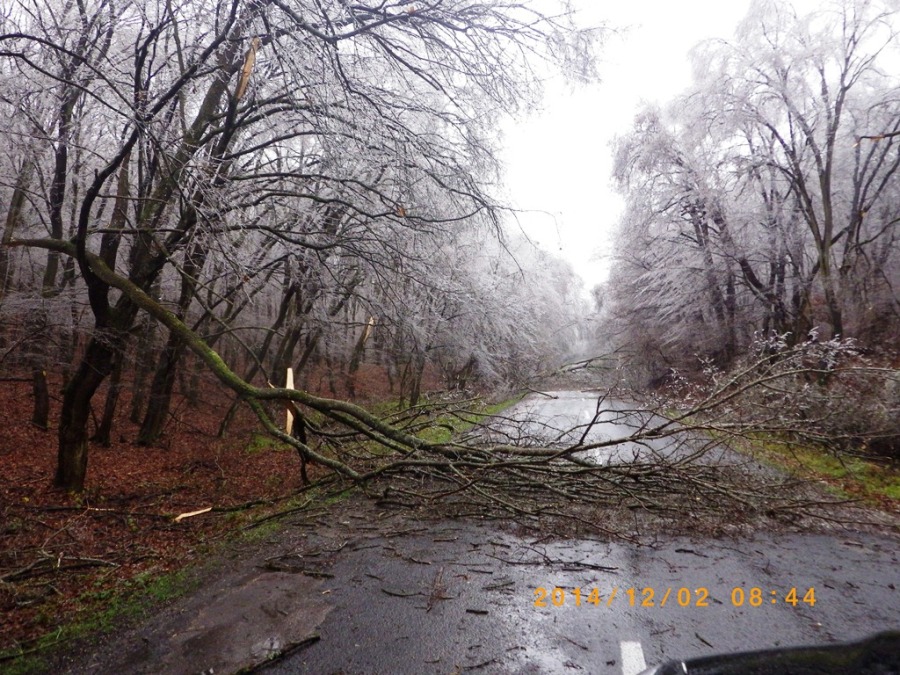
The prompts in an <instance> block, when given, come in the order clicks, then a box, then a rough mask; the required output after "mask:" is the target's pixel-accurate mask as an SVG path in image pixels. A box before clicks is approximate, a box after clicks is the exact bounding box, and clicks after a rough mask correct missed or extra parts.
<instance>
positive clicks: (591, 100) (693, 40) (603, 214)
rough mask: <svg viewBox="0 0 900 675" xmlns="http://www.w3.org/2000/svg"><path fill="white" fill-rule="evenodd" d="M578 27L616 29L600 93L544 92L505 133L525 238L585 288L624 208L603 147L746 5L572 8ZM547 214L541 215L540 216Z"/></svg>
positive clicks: (510, 183) (668, 2)
mask: <svg viewBox="0 0 900 675" xmlns="http://www.w3.org/2000/svg"><path fill="white" fill-rule="evenodd" d="M578 4H579V5H580V6H581V7H582V8H583V9H582V10H581V11H580V14H581V15H583V19H582V20H581V21H580V22H579V23H582V24H587V25H597V24H599V23H604V24H606V25H607V26H608V27H610V28H614V29H622V32H621V33H620V34H618V35H612V36H610V37H609V39H608V40H607V43H606V46H605V47H603V48H602V50H601V61H602V63H601V66H600V77H601V79H602V82H601V83H600V84H598V85H591V86H589V87H584V88H579V89H576V90H575V91H574V92H573V91H571V89H570V88H569V87H568V86H566V85H563V84H562V83H561V82H557V83H554V84H552V85H551V86H548V87H547V97H546V100H545V101H544V105H543V111H542V113H541V114H539V115H535V116H532V117H531V118H529V119H527V120H524V121H521V122H519V123H517V124H511V125H510V126H508V127H506V128H505V129H504V136H505V148H506V149H505V151H504V154H503V159H504V163H505V164H506V168H507V171H506V185H507V188H508V190H509V194H510V197H511V199H512V202H513V204H515V205H516V206H517V207H518V208H519V209H523V210H527V211H529V213H523V214H520V216H519V223H520V225H521V226H522V229H523V230H524V231H525V233H526V234H527V235H528V236H529V237H530V238H531V239H532V241H534V242H536V243H538V245H540V246H541V248H544V249H546V250H548V251H550V252H553V253H555V254H556V255H559V256H560V257H562V258H564V259H566V260H568V261H569V262H570V263H571V264H572V266H573V267H574V269H575V271H576V272H577V273H578V274H579V275H580V276H581V277H582V278H583V279H584V281H585V285H586V287H587V288H591V287H592V286H594V285H595V284H597V283H599V282H601V281H603V280H605V279H606V277H607V274H608V272H609V265H610V260H609V256H610V254H611V253H612V246H611V245H612V237H613V233H614V230H615V227H616V222H617V220H618V217H619V214H620V213H621V210H622V201H621V199H620V198H619V196H618V195H617V194H616V193H615V192H614V191H613V190H612V189H611V187H610V171H611V169H612V158H611V148H610V141H611V140H612V139H613V137H614V136H615V135H616V134H624V133H626V132H627V131H628V130H629V128H630V126H631V122H632V120H633V118H634V115H635V113H636V112H637V110H638V108H639V105H640V102H641V101H649V102H654V101H655V102H659V103H665V102H666V101H667V100H669V99H671V98H672V97H673V96H675V95H676V94H678V93H679V92H681V91H682V90H683V89H685V88H686V87H687V86H688V85H689V84H690V81H691V66H690V62H689V60H688V52H689V51H690V49H691V48H692V47H693V46H694V45H696V44H697V43H698V42H700V41H702V40H705V39H707V38H713V37H722V38H729V39H730V38H731V36H732V34H733V32H734V29H735V28H736V27H737V24H738V22H739V21H740V20H741V19H742V18H743V17H744V15H745V14H746V13H747V9H748V8H749V4H750V0H682V1H681V2H676V1H674V0H625V1H622V2H616V3H613V2H598V1H596V0H594V2H592V1H591V0H578ZM541 212H544V213H541Z"/></svg>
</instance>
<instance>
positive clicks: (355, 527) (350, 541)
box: [67, 394, 900, 675]
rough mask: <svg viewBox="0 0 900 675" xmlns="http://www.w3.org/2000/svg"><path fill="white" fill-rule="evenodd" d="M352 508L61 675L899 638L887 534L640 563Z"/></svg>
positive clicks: (638, 659)
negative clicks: (269, 660) (882, 634)
mask: <svg viewBox="0 0 900 675" xmlns="http://www.w3.org/2000/svg"><path fill="white" fill-rule="evenodd" d="M578 398H579V395H577V394H565V395H562V396H560V398H557V399H547V401H548V402H550V407H549V410H551V411H556V412H558V413H559V415H561V416H563V417H564V416H566V415H571V416H572V418H574V419H576V420H577V419H580V420H582V423H584V413H585V410H588V411H591V407H593V408H596V406H595V402H594V399H592V398H591V397H590V396H584V397H582V398H583V399H584V400H583V402H582V404H581V405H582V408H581V409H579V408H578V407H577V406H576V405H573V403H574V401H573V400H574V399H578ZM566 399H569V400H566ZM532 400H533V399H532ZM560 401H562V402H563V403H559V402H560ZM525 405H532V403H531V400H529V401H526V403H525ZM557 406H559V407H557ZM556 412H554V415H555V414H556ZM528 414H529V416H531V417H532V418H533V417H534V416H536V415H538V414H539V413H538V412H537V409H536V408H535V407H532V408H531V409H530V410H529V413H528ZM590 414H591V415H593V412H590ZM570 421H571V420H569V422H570ZM569 422H567V421H566V420H565V419H562V418H561V417H558V416H557V417H556V419H555V421H553V423H552V426H553V427H557V426H559V427H562V426H564V425H565V424H566V423H569ZM619 422H620V423H622V424H623V425H625V426H626V427H627V426H628V423H627V421H622V420H619ZM619 431H621V430H619ZM619 431H615V430H613V431H612V433H619ZM592 433H598V434H604V433H611V431H610V429H609V428H608V427H607V428H605V429H602V428H597V429H595V430H594V431H592ZM359 506H360V505H359V504H357V505H354V504H346V505H343V506H341V507H340V508H339V509H336V510H335V511H333V512H332V514H331V515H330V516H329V517H328V518H327V519H325V522H323V521H321V520H320V521H319V522H318V523H317V524H311V523H309V522H297V523H296V524H294V525H292V526H289V527H288V528H287V529H286V531H285V532H282V533H280V534H279V535H278V536H277V537H275V538H273V539H271V540H269V541H266V542H263V543H261V544H257V545H255V547H254V550H253V551H252V552H251V553H250V555H249V556H245V557H242V558H241V557H238V558H235V560H234V562H233V563H232V564H231V565H228V564H226V565H225V567H224V568H223V570H222V574H221V575H220V576H219V577H218V578H216V579H210V581H209V583H208V584H207V585H206V586H205V587H204V588H203V589H201V590H200V591H199V592H198V593H197V594H195V595H192V596H191V597H190V598H185V599H184V600H182V601H181V602H179V603H177V604H176V605H175V606H173V607H171V608H169V609H168V610H167V611H166V612H164V613H163V614H161V615H160V616H158V617H156V618H154V619H153V620H151V621H149V622H148V623H147V624H145V625H144V626H141V627H139V628H138V629H137V630H135V631H132V632H130V633H128V634H126V635H122V636H121V637H120V638H118V639H116V640H113V641H111V642H110V643H109V644H107V645H104V646H102V647H100V648H98V649H96V650H95V651H94V653H92V654H90V655H87V656H86V657H85V658H75V657H73V660H72V661H71V662H70V663H68V664H67V669H68V670H69V672H79V673H80V672H91V673H98V672H109V673H159V672H165V673H199V672H212V673H226V672H237V671H238V670H240V669H241V668H246V667H248V666H251V665H253V664H258V663H260V662H261V661H263V660H264V659H265V658H266V657H268V656H273V655H275V654H276V653H277V652H279V651H282V650H284V649H286V648H289V647H291V646H293V645H302V646H299V647H298V648H296V649H294V650H293V652H292V653H291V654H290V655H288V656H286V657H282V658H280V659H279V660H277V661H276V662H274V663H273V664H272V665H270V666H268V667H265V668H263V669H262V670H261V671H260V672H266V673H317V674H318V673H323V674H327V673H353V674H356V673H359V674H375V673H381V674H389V673H390V674H393V673H396V674H403V673H411V674H412V673H416V674H418V673H464V672H472V673H574V672H582V673H598V674H601V673H604V674H605V673H609V674H611V675H612V674H615V675H622V674H624V675H634V674H635V673H637V672H640V670H641V669H642V668H643V666H644V665H645V664H646V665H653V664H656V663H660V662H663V661H667V660H671V659H675V658H690V657H697V656H701V655H707V654H716V653H722V652H731V651H738V650H752V649H763V648H770V647H777V646H788V645H801V644H825V643H833V642H844V641H847V640H853V639H857V638H861V637H864V636H867V635H869V634H871V633H874V632H878V631H883V630H886V629H900V595H898V586H900V564H898V563H900V561H898V557H900V553H898V535H897V533H896V531H893V532H886V533H884V534H881V535H876V534H862V533H858V532H850V531H840V532H836V533H831V534H766V535H762V534H760V535H756V536H753V537H742V538H733V539H715V540H710V539H707V538H702V537H695V538H691V537H658V538H657V539H656V540H655V541H651V542H644V543H643V545H635V544H630V543H623V542H615V543H610V542H605V541H599V540H596V541H595V540H579V541H566V540H563V541H559V540H554V538H553V537H552V533H549V535H548V536H545V537H543V538H542V539H540V540H536V539H534V538H533V537H530V538H529V537H523V536H518V535H517V534H514V533H512V532H510V531H508V530H502V529H500V528H498V527H495V526H490V525H487V524H478V523H471V522H466V523H463V522H456V521H446V520H441V521H432V520H426V519H424V518H421V519H420V518H417V517H415V516H414V515H413V516H411V515H410V514H409V513H408V512H395V511H385V510H379V509H377V508H376V507H375V506H373V505H372V504H371V503H367V505H365V506H362V507H361V508H358V507H359ZM539 588H543V589H545V593H546V595H545V594H544V593H541V592H540V591H538V590H537V589H539ZM554 589H559V590H554ZM575 589H578V591H576V590H575ZM595 589H596V593H594V594H593V595H592V593H593V592H594V591H595ZM735 589H738V590H735ZM754 589H758V590H754ZM792 589H796V598H795V597H794V595H793V594H792V593H791V591H792ZM810 589H813V590H812V592H810ZM563 593H564V595H563ZM813 597H814V601H815V602H814V603H813V602H812V601H813ZM804 599H805V600H806V601H804ZM794 600H795V601H794ZM554 601H555V602H554ZM789 601H794V602H789ZM307 638H311V639H310V640H308V641H307V640H306V639H307Z"/></svg>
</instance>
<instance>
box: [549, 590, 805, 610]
mask: <svg viewBox="0 0 900 675" xmlns="http://www.w3.org/2000/svg"><path fill="white" fill-rule="evenodd" d="M729 600H730V602H731V606H732V607H764V606H766V605H768V606H771V605H788V606H791V607H798V606H802V605H807V606H809V607H815V605H816V589H815V588H812V587H809V588H806V589H802V588H800V589H798V588H796V587H791V588H789V589H783V590H774V589H765V588H761V587H759V586H753V587H751V588H744V587H743V586H735V587H734V588H732V589H731V593H730V595H729ZM711 602H712V603H715V604H717V605H722V604H727V602H722V601H720V600H716V599H714V598H713V597H712V596H711V595H710V591H709V589H708V588H706V587H703V586H700V587H698V588H688V587H687V586H681V587H679V588H675V587H672V586H668V587H666V588H660V589H656V588H651V587H644V588H635V587H633V586H632V587H629V588H619V587H618V586H613V587H612V588H611V589H610V590H609V592H608V593H601V591H600V589H599V588H590V589H584V588H562V587H560V586H554V587H553V588H548V587H544V586H538V587H537V588H535V589H534V606H535V607H563V606H565V605H569V606H575V607H582V606H594V607H602V606H605V607H612V606H613V605H614V604H615V605H623V604H624V605H627V606H628V607H665V606H667V605H669V606H673V607H710V606H711V605H710V603H711Z"/></svg>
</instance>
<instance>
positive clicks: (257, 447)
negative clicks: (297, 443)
mask: <svg viewBox="0 0 900 675" xmlns="http://www.w3.org/2000/svg"><path fill="white" fill-rule="evenodd" d="M272 450H275V451H281V450H291V451H293V448H292V447H291V446H290V445H288V444H287V443H283V442H281V441H279V440H276V439H274V438H272V437H271V436H269V435H268V434H265V433H263V432H260V431H256V432H254V433H253V435H252V436H251V437H250V442H249V443H247V446H246V447H245V448H244V452H246V453H247V454H248V455H256V454H259V453H261V452H270V451H272Z"/></svg>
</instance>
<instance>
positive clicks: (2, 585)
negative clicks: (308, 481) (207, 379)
mask: <svg viewBox="0 0 900 675" xmlns="http://www.w3.org/2000/svg"><path fill="white" fill-rule="evenodd" d="M54 384H55V386H54ZM54 384H51V392H52V393H53V397H54V401H53V410H52V411H51V418H50V419H51V429H50V430H49V431H41V430H40V429H38V428H36V427H34V426H33V425H31V423H30V421H29V420H30V419H31V412H32V405H33V403H32V398H31V389H30V384H29V383H27V382H25V383H19V382H2V383H0V439H2V440H0V467H2V472H0V614H2V616H3V621H2V622H0V652H5V651H7V650H10V649H16V648H19V647H23V646H27V644H28V641H29V640H32V639H34V638H35V637H38V636H39V635H41V634H44V633H47V632H49V631H51V630H53V629H54V628H55V627H57V626H58V625H60V624H61V623H64V622H65V621H66V620H67V619H69V618H71V617H72V616H73V613H74V612H76V611H77V610H78V609H79V607H81V606H83V605H84V603H85V601H86V600H87V599H88V596H90V595H91V594H93V596H94V597H97V596H99V595H101V594H102V592H103V591H105V590H108V589H109V588H111V587H112V586H114V585H115V584H117V583H119V582H121V581H122V580H124V579H129V578H132V577H134V576H135V575H137V574H140V573H150V574H157V573H161V572H164V571H167V570H170V569H173V568H176V567H180V566H183V565H184V564H185V562H188V561H190V560H192V559H194V558H196V557H198V556H199V554H200V553H201V552H202V549H203V547H204V545H205V543H206V542H209V541H210V540H211V539H213V538H216V537H217V536H219V535H221V534H223V533H224V532H226V531H228V530H229V529H234V527H235V524H236V521H235V519H234V517H233V516H232V515H231V514H229V513H228V512H221V511H213V512H208V513H204V514H201V515H197V516H194V517H191V518H186V519H183V520H182V521H181V522H175V521H174V517H175V516H177V515H178V514H180V513H184V512H189V511H196V510H198V509H201V508H205V507H215V508H216V509H222V508H227V507H233V506H236V505H241V504H245V503H247V502H251V501H255V500H268V499H277V498H278V497H282V496H285V495H289V494H291V493H292V492H293V491H295V490H296V489H297V488H298V487H299V486H300V476H299V459H298V457H297V455H296V453H295V452H294V451H293V450H289V449H278V448H273V447H271V445H270V443H269V441H268V440H267V439H265V438H264V437H261V436H257V435H256V433H255V432H254V429H256V428H257V426H258V425H257V424H256V422H255V419H254V418H252V415H251V414H250V413H249V412H248V411H246V410H241V411H240V412H239V413H238V416H237V418H236V420H235V422H234V423H233V424H232V426H231V429H230V431H229V434H228V436H227V437H226V438H225V439H219V438H217V437H216V432H217V430H218V426H219V423H220V422H221V420H222V417H223V416H224V414H225V412H226V411H227V409H228V406H229V405H230V400H229V398H228V397H227V395H225V394H224V393H222V392H215V393H214V394H212V395H211V396H210V398H209V400H207V401H205V402H201V403H200V404H199V405H198V406H197V407H190V406H188V405H187V403H186V402H185V401H184V400H183V399H180V398H178V399H176V401H175V402H174V405H173V415H172V417H171V419H170V423H169V425H168V427H167V429H166V435H165V438H164V440H163V441H162V443H161V445H159V446H156V447H140V446H137V445H135V444H134V443H133V442H132V441H133V439H134V438H136V436H137V425H135V424H133V423H131V422H129V421H128V419H127V414H128V410H129V409H130V402H129V401H128V400H127V396H126V395H125V393H124V392H123V400H122V401H120V404H119V415H118V416H117V419H116V423H115V425H114V428H113V443H112V445H111V447H109V448H104V447H101V446H99V445H97V444H93V443H92V444H91V448H90V454H89V458H88V481H87V490H86V491H85V492H84V493H83V494H81V495H69V494H66V493H63V492H60V491H59V490H55V489H53V487H52V479H53V473H54V470H55V465H56V433H55V427H56V419H57V418H56V416H57V415H58V412H59V404H60V401H59V399H60V393H59V390H60V387H59V383H58V382H56V383H54ZM102 400H103V398H102V396H98V397H96V399H95V403H94V405H95V408H96V407H98V406H102Z"/></svg>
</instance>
